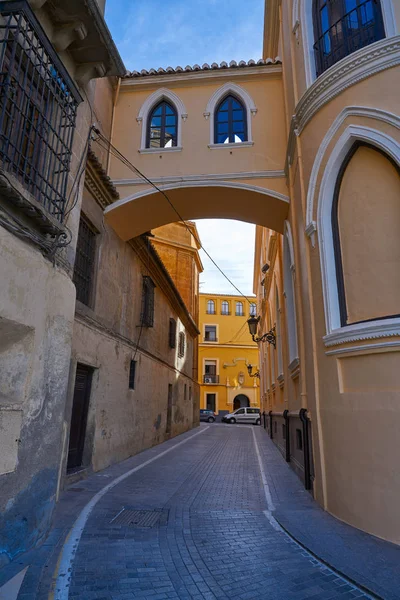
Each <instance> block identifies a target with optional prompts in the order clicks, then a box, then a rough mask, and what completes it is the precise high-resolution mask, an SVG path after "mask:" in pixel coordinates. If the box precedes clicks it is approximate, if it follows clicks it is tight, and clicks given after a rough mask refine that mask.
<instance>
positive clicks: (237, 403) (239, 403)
mask: <svg viewBox="0 0 400 600" xmlns="http://www.w3.org/2000/svg"><path fill="white" fill-rule="evenodd" d="M248 406H250V400H249V399H248V397H247V396H245V394H238V395H237V396H236V397H235V399H234V401H233V410H237V409H238V408H246V407H248Z"/></svg>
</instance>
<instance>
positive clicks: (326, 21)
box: [313, 0, 385, 75]
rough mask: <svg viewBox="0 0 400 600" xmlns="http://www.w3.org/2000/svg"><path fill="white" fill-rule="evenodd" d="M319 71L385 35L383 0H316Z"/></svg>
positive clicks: (314, 7)
mask: <svg viewBox="0 0 400 600" xmlns="http://www.w3.org/2000/svg"><path fill="white" fill-rule="evenodd" d="M313 18H314V36H315V44H314V50H315V58H316V66H317V75H320V74H321V73H323V72H324V71H326V69H329V67H331V66H332V65H334V64H335V63H337V62H338V61H339V60H341V59H342V58H344V57H345V56H348V55H349V54H352V52H355V51H356V50H359V49H360V48H364V46H368V45H369V44H372V43H373V42H376V41H378V40H381V39H382V38H384V37H385V28H384V23H383V17H382V9H381V5H380V0H314V2H313Z"/></svg>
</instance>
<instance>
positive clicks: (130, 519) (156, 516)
mask: <svg viewBox="0 0 400 600" xmlns="http://www.w3.org/2000/svg"><path fill="white" fill-rule="evenodd" d="M167 521H168V511H167V510H132V509H129V508H123V509H122V510H121V511H120V512H119V513H118V514H117V515H116V516H115V517H114V518H113V519H112V520H111V521H110V523H111V524H112V525H125V526H126V527H137V528H140V527H146V528H149V527H155V526H156V525H166V524H167Z"/></svg>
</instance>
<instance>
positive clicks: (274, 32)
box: [263, 0, 281, 56]
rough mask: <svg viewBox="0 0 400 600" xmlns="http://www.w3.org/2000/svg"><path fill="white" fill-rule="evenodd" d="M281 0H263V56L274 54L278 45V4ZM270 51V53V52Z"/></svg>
mask: <svg viewBox="0 0 400 600" xmlns="http://www.w3.org/2000/svg"><path fill="white" fill-rule="evenodd" d="M280 2H281V0H265V19H264V49H263V55H264V56H276V55H277V53H278V45H279V34H280V30H279V5H280ZM271 53H272V54H271Z"/></svg>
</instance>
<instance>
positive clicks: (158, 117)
mask: <svg viewBox="0 0 400 600" xmlns="http://www.w3.org/2000/svg"><path fill="white" fill-rule="evenodd" d="M177 139H178V115H177V112H176V110H175V108H174V107H173V106H172V104H170V103H169V102H167V101H166V100H163V101H162V102H160V103H159V104H157V106H156V107H155V108H154V109H153V110H152V112H151V113H150V116H149V120H148V127H147V144H146V146H147V148H172V147H174V146H177Z"/></svg>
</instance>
